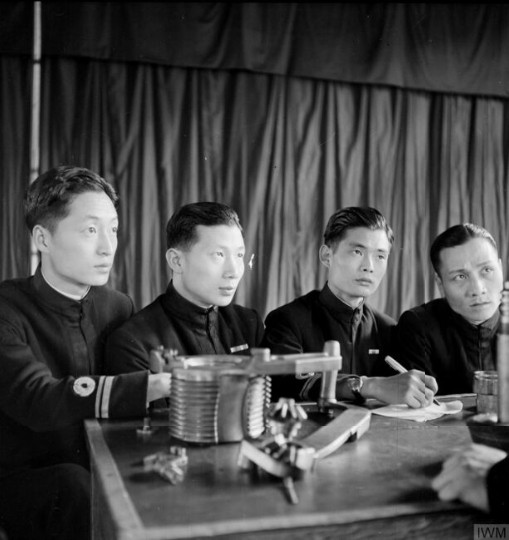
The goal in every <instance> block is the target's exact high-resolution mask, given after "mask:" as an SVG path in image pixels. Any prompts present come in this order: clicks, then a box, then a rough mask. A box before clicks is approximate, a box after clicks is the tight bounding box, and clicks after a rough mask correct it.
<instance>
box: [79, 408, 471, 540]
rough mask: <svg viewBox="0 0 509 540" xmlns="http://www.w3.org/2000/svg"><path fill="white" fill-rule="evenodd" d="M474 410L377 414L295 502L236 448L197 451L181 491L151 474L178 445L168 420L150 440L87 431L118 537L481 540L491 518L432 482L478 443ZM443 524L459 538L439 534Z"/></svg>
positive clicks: (106, 424)
mask: <svg viewBox="0 0 509 540" xmlns="http://www.w3.org/2000/svg"><path fill="white" fill-rule="evenodd" d="M474 412H475V402H474V401H473V399H472V398H467V399H465V401H464V409H463V411H462V412H461V413H459V414H456V415H451V416H444V417H442V418H440V419H437V420H433V421H428V422H425V423H418V422H413V421H408V420H398V419H395V418H387V417H382V416H378V415H375V414H373V415H372V418H371V425H370V428H369V430H368V432H367V433H366V434H364V435H363V437H362V438H361V439H359V440H358V441H355V442H349V443H346V444H345V445H343V446H342V447H341V448H339V449H338V450H336V451H335V452H334V453H333V454H331V455H330V456H328V457H326V458H324V459H322V460H321V461H319V462H318V464H317V466H316V468H315V469H314V470H313V471H310V472H307V473H305V474H304V475H303V477H302V478H301V479H298V480H296V481H295V488H296V491H297V494H298V497H299V502H298V504H296V505H292V504H290V503H289V502H288V499H287V498H286V497H285V494H284V491H283V489H282V482H281V480H279V479H276V478H274V477H271V476H269V475H268V474H267V473H264V472H263V471H261V472H260V471H258V473H257V474H254V473H253V472H249V471H244V470H242V469H240V468H239V467H238V464H237V459H238V454H239V446H240V445H239V444H237V443H230V444H221V445H216V446H203V447H199V446H190V447H188V450H187V453H188V457H189V466H188V470H187V473H186V476H185V479H184V481H183V482H182V483H181V484H178V485H172V484H170V483H168V482H165V481H164V480H163V479H162V478H160V477H159V476H157V475H156V474H155V473H150V472H145V471H144V469H143V463H142V459H143V457H145V456H147V455H149V454H152V453H154V452H157V451H160V450H165V449H167V447H168V445H169V444H170V442H173V443H174V442H175V441H171V439H170V437H169V434H168V429H167V427H166V426H165V425H164V424H165V421H166V417H165V416H163V417H162V418H160V419H157V418H156V419H155V420H154V421H153V426H154V428H155V429H154V433H153V434H152V435H150V436H149V437H140V435H139V434H138V433H137V431H136V428H140V427H141V421H140V420H137V421H101V422H98V421H96V420H89V421H87V422H86V430H87V435H88V439H89V445H90V449H91V460H92V466H93V473H94V475H95V476H96V480H95V481H96V482H98V485H99V486H100V489H101V490H104V494H105V495H104V498H105V505H106V506H105V507H104V508H102V509H101V512H102V511H104V512H108V513H110V514H111V516H112V520H113V521H114V522H115V523H116V525H115V526H116V527H117V528H118V529H119V533H118V538H168V539H170V538H196V537H203V536H213V537H214V536H215V537H217V538H220V537H224V538H226V537H230V538H240V537H241V535H244V536H242V537H243V538H244V537H246V538H258V537H259V536H265V537H267V533H269V532H270V536H269V537H270V538H300V537H301V536H299V535H300V534H302V538H309V533H310V531H311V530H312V531H313V533H316V534H318V536H316V537H322V536H321V535H320V534H319V531H320V530H322V529H323V531H324V536H323V537H327V536H326V534H327V532H326V531H327V530H328V528H329V527H331V526H334V527H340V529H339V530H343V532H345V531H350V532H349V533H348V534H349V536H348V537H359V538H364V537H366V538H367V537H369V534H368V530H369V531H371V532H370V534H373V533H374V532H376V533H377V534H376V537H377V538H394V537H397V536H400V537H402V538H405V537H407V538H408V537H409V536H408V531H406V532H405V531H400V532H402V534H395V530H396V532H397V531H398V530H399V529H394V528H395V527H396V528H398V527H410V528H412V527H422V532H423V535H422V536H420V535H417V536H415V537H418V538H424V537H429V538H438V537H440V538H446V537H447V538H460V537H467V538H472V534H473V528H472V527H473V524H474V523H480V522H481V519H482V516H481V515H480V514H478V513H476V512H474V511H473V510H471V509H468V508H466V507H465V506H463V505H462V504H460V503H444V502H442V501H439V500H438V498H437V496H436V494H435V492H434V491H433V490H432V489H431V487H430V481H431V479H432V478H433V477H434V476H435V475H436V474H437V473H438V472H439V470H440V466H441V463H442V462H443V460H444V459H445V458H446V457H447V456H448V455H449V454H450V452H451V451H452V450H453V449H454V448H456V447H458V446H461V445H464V444H468V443H470V442H471V438H470V434H469V431H468V428H467V426H466V424H465V418H467V417H468V416H470V415H472V414H473V413H474ZM458 520H459V521H458ZM405 523H407V524H406V525H405ZM455 523H461V526H460V525H458V526H456V525H455ZM444 524H447V527H448V528H451V532H450V534H449V535H448V536H442V533H440V536H433V535H434V534H436V532H437V530H436V527H443V526H444ZM341 527H343V529H341ZM310 528H312V529H310ZM440 530H442V529H440ZM290 531H292V532H291V534H290ZM306 531H307V532H306ZM466 531H468V535H466ZM424 532H426V534H429V536H426V535H425V534H424ZM124 533H125V534H124ZM127 533H129V534H127ZM263 533H265V534H263ZM405 535H406V536H405ZM455 535H456V536H455ZM334 537H336V536H334Z"/></svg>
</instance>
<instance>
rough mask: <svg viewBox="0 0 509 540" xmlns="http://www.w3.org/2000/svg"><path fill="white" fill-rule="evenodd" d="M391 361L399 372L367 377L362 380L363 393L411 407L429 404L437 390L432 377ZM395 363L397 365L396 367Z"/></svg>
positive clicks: (380, 399) (415, 407)
mask: <svg viewBox="0 0 509 540" xmlns="http://www.w3.org/2000/svg"><path fill="white" fill-rule="evenodd" d="M387 358H390V357H387ZM387 358H386V362H387ZM391 361H392V362H393V366H392V367H393V368H394V369H396V371H398V372H399V373H398V375H394V376H392V377H367V378H366V379H365V381H364V386H363V395H364V396H366V397H374V398H375V399H378V400H379V401H382V402H384V403H388V404H400V403H404V404H406V405H408V406H409V407H412V408H413V409H420V408H421V407H427V406H428V405H431V403H432V401H433V396H434V395H435V394H436V392H437V390H438V385H437V382H436V380H435V379H434V377H431V376H429V375H426V374H425V373H424V372H422V371H419V370H416V369H411V370H410V371H407V370H406V369H405V368H404V367H403V366H401V364H399V363H398V362H396V360H394V359H393V358H391ZM396 365H397V366H399V367H397V368H396V367H395V366H396Z"/></svg>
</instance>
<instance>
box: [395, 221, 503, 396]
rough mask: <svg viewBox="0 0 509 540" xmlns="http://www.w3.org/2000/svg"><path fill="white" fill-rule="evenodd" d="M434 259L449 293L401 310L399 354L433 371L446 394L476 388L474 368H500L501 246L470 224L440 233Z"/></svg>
mask: <svg viewBox="0 0 509 540" xmlns="http://www.w3.org/2000/svg"><path fill="white" fill-rule="evenodd" d="M430 258H431V263H432V265H433V269H434V270H435V278H436V281H437V284H438V287H439V288H440V291H441V293H442V295H443V298H439V299H435V300H432V301H430V302H428V303H426V304H422V305H421V306H418V307H415V308H412V309H410V310H408V311H406V312H404V313H403V314H402V315H401V317H400V319H399V321H398V325H397V328H396V332H395V345H396V347H397V349H398V350H397V351H396V352H395V355H396V357H397V358H398V360H399V361H400V362H401V363H402V364H404V365H406V366H407V367H408V368H414V369H422V370H424V371H425V372H426V373H429V374H430V375H433V376H434V377H435V378H436V380H437V382H438V388H439V391H440V394H456V393H464V392H472V390H473V374H474V371H476V370H492V369H495V359H496V334H497V329H498V325H499V320H500V313H499V305H500V298H501V296H500V293H501V291H502V287H503V277H502V263H501V261H500V258H499V256H498V250H497V245H496V243H495V240H494V239H493V236H492V235H491V234H490V233H489V232H488V231H487V230H485V229H483V228H482V227H479V226H478V225H473V224H471V223H465V224H462V225H455V226H454V227H450V228H449V229H447V230H446V231H444V232H443V233H442V234H440V235H438V236H437V238H436V239H435V241H434V242H433V244H432V246H431V249H430Z"/></svg>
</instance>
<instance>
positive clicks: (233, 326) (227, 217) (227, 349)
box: [106, 202, 263, 373]
mask: <svg viewBox="0 0 509 540" xmlns="http://www.w3.org/2000/svg"><path fill="white" fill-rule="evenodd" d="M166 241H167V248H168V249H167V252H166V261H167V263H168V266H169V268H170V269H171V271H172V280H171V281H170V283H169V285H168V288H167V289H166V292H165V293H164V294H161V295H160V296H159V297H158V298H156V299H155V300H154V301H153V302H152V303H151V304H149V305H148V306H146V307H145V308H144V309H142V310H141V311H139V312H138V313H137V314H136V315H135V316H134V317H132V319H130V320H129V321H127V322H126V323H124V324H123V325H122V326H120V327H119V328H118V329H117V330H116V331H115V332H113V333H112V334H111V335H110V336H109V338H108V340H107V347H106V358H107V361H106V362H107V366H106V367H107V369H108V371H109V372H110V373H125V372H130V371H137V370H146V369H148V367H149V357H150V351H151V350H152V349H155V348H157V347H159V346H163V347H164V348H166V349H173V350H176V351H177V353H178V354H181V355H193V354H232V353H241V354H249V349H250V348H251V347H256V346H258V344H259V342H260V341H261V338H262V335H263V322H262V320H261V318H260V316H259V315H258V314H257V313H256V311H254V310H252V309H248V308H245V307H242V306H239V305H236V304H232V303H231V302H232V300H233V296H234V294H235V291H236V290H237V286H238V284H239V282H240V280H241V279H242V276H243V274H244V252H245V247H244V238H243V235H242V227H241V225H240V223H239V218H238V216H237V213H236V212H235V211H234V210H232V209H231V208H230V207H228V206H226V205H224V204H220V203H216V202H198V203H193V204H188V205H185V206H183V207H182V208H180V209H179V210H178V211H177V212H175V213H174V214H173V216H172V217H171V218H170V220H169V221H168V224H167V227H166Z"/></svg>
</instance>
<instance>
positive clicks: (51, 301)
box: [32, 265, 93, 318]
mask: <svg viewBox="0 0 509 540" xmlns="http://www.w3.org/2000/svg"><path fill="white" fill-rule="evenodd" d="M32 283H33V287H34V290H35V292H36V293H37V297H38V298H39V299H40V301H41V302H43V303H44V304H46V305H47V306H48V307H49V308H50V309H52V310H53V311H56V312H58V313H60V314H63V315H67V316H70V317H71V318H74V317H75V316H76V314H78V315H79V313H80V312H81V308H82V306H83V305H86V304H88V303H89V302H90V300H91V297H92V292H91V291H92V290H93V287H91V288H90V290H89V291H88V293H87V294H86V295H85V296H84V297H83V298H82V300H81V301H78V300H73V299H72V298H69V297H68V296H65V295H64V294H61V293H59V292H58V291H57V290H56V289H54V288H53V287H52V286H51V285H49V283H48V282H47V281H46V280H45V279H44V277H43V275H42V272H41V267H40V265H39V267H38V268H37V270H36V271H35V274H34V275H33V277H32Z"/></svg>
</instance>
